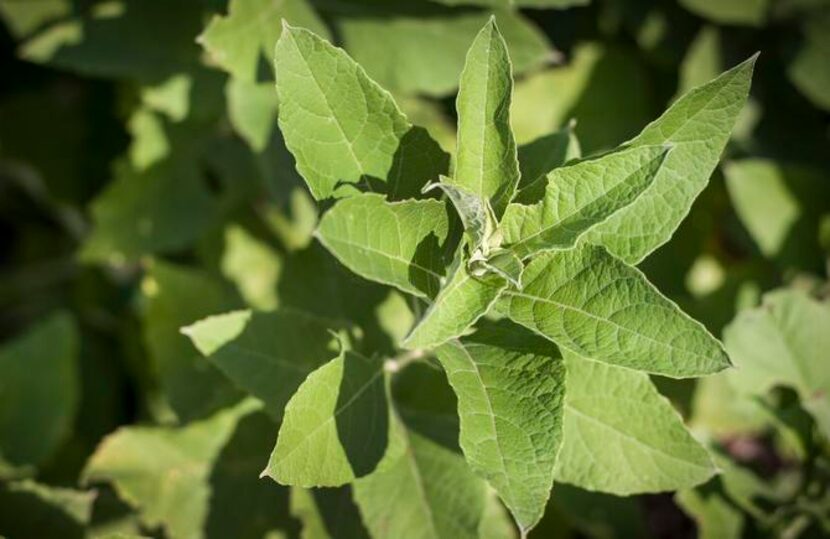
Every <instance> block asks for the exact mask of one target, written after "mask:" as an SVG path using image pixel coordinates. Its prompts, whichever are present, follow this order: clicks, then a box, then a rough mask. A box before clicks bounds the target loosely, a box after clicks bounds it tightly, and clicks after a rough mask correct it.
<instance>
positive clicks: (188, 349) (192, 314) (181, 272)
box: [141, 260, 241, 422]
mask: <svg viewBox="0 0 830 539" xmlns="http://www.w3.org/2000/svg"><path fill="white" fill-rule="evenodd" d="M141 288H142V292H143V295H144V298H145V300H146V302H147V305H146V310H145V311H144V312H143V316H142V318H143V332H144V334H143V337H144V344H145V346H146V347H147V350H148V353H149V355H150V359H151V362H152V366H153V368H154V370H155V374H156V375H157V376H158V378H159V383H160V386H161V390H162V393H163V395H164V396H165V398H166V400H167V401H168V403H169V405H170V406H171V408H172V411H173V413H174V414H175V415H176V416H177V418H178V419H179V420H180V421H182V422H185V421H189V420H191V419H194V418H199V417H204V416H205V415H207V414H210V413H213V412H214V411H216V410H218V409H219V408H222V407H224V406H227V405H229V404H231V403H233V402H235V401H236V400H238V399H239V398H240V396H241V395H240V393H239V391H237V390H236V389H235V388H234V387H233V386H232V385H231V384H230V383H229V382H228V380H227V379H226V378H225V376H224V375H222V373H221V372H219V370H217V369H216V368H215V367H214V366H213V365H211V364H209V363H208V362H206V361H205V360H204V358H202V357H200V355H199V352H197V351H196V350H194V349H193V347H192V345H191V344H190V343H189V342H188V339H187V337H185V336H184V335H182V334H181V333H180V328H181V327H182V326H184V325H186V324H190V323H192V322H193V321H194V320H198V319H200V318H203V317H205V316H208V315H210V314H213V313H216V312H223V311H226V310H228V309H231V308H234V307H238V305H237V304H236V302H235V301H233V299H232V296H231V295H230V294H229V293H228V291H227V290H226V289H225V288H223V286H222V284H221V283H220V282H219V281H218V280H215V279H213V278H212V277H211V276H210V275H207V274H205V273H204V272H202V271H200V270H196V269H193V268H188V267H185V266H178V265H174V264H169V263H166V262H161V261H158V260H156V261H153V262H152V264H151V266H150V268H149V271H148V273H147V275H146V276H145V278H144V281H143V282H142V286H141Z"/></svg>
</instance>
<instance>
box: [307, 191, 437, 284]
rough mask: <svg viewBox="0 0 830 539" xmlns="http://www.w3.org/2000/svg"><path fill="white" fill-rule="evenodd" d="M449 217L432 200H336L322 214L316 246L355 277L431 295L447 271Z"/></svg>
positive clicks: (363, 196) (370, 196)
mask: <svg viewBox="0 0 830 539" xmlns="http://www.w3.org/2000/svg"><path fill="white" fill-rule="evenodd" d="M448 232H449V219H448V217H447V209H446V207H445V206H444V204H442V203H440V202H438V201H435V200H406V201H402V202H387V201H386V200H385V199H384V198H383V197H382V196H380V195H375V194H359V195H355V196H353V197H350V198H347V199H344V200H341V201H340V202H338V203H337V204H335V205H334V207H333V208H332V209H331V210H329V211H328V212H326V214H325V215H323V219H322V220H321V221H320V226H319V228H318V229H317V237H318V238H319V239H320V242H321V243H322V244H323V245H324V246H325V247H326V248H327V249H328V250H329V251H331V253H332V254H334V256H336V257H337V259H338V260H340V262H342V263H343V264H344V265H345V266H346V267H348V268H349V269H350V270H352V271H353V272H355V273H357V274H358V275H360V276H362V277H365V278H367V279H371V280H373V281H377V282H380V283H383V284H388V285H391V286H394V287H396V288H398V289H400V290H402V291H403V292H407V293H409V294H414V295H416V296H421V297H435V295H436V294H437V293H438V290H439V288H440V286H441V284H440V283H441V279H442V277H443V275H444V272H445V268H446V265H447V263H446V256H445V255H444V251H445V249H446V247H445V245H446V241H447V235H448Z"/></svg>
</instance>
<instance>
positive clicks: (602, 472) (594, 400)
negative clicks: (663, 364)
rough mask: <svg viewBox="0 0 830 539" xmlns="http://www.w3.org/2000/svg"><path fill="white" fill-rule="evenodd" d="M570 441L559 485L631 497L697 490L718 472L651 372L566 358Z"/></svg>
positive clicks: (562, 455) (564, 450)
mask: <svg viewBox="0 0 830 539" xmlns="http://www.w3.org/2000/svg"><path fill="white" fill-rule="evenodd" d="M565 364H566V366H567V370H568V391H567V393H566V394H565V421H564V431H563V432H564V441H563V444H562V450H561V452H560V454H559V460H558V461H557V468H556V480H557V481H562V482H564V483H570V484H572V485H575V486H578V487H582V488H585V489H588V490H598V491H602V492H608V493H610V494H616V495H619V496H627V495H630V494H638V493H645V492H661V491H667V490H677V489H682V488H687V487H692V486H695V485H697V484H700V483H703V482H705V481H706V480H707V479H709V478H710V477H711V476H712V475H713V474H714V473H715V471H716V468H715V465H714V464H713V463H712V460H711V458H710V457H709V454H708V452H707V451H706V449H704V448H703V446H701V445H700V444H699V443H698V442H697V441H696V440H695V439H694V438H693V437H692V435H691V434H689V432H688V431H687V430H686V427H684V425H683V422H682V420H681V418H680V415H679V414H678V413H677V412H676V411H675V410H674V408H673V407H672V405H671V404H670V403H669V401H668V400H667V399H666V398H665V397H663V396H662V395H660V394H659V393H658V392H657V389H655V387H654V385H653V384H652V383H651V380H649V378H648V376H647V375H646V374H644V373H639V372H634V371H631V370H629V369H624V368H620V367H613V366H611V365H605V364H603V363H600V362H597V361H591V360H588V359H584V358H581V357H579V356H576V355H574V354H572V353H569V352H566V353H565Z"/></svg>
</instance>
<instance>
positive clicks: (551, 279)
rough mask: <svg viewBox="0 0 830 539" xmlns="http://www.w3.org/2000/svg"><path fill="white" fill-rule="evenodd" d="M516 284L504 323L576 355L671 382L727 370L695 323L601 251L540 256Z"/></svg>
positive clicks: (720, 350) (709, 338)
mask: <svg viewBox="0 0 830 539" xmlns="http://www.w3.org/2000/svg"><path fill="white" fill-rule="evenodd" d="M522 281H523V289H522V290H521V291H517V290H506V291H505V292H504V297H505V300H506V303H507V306H506V309H507V310H506V312H508V313H509V316H510V318H512V319H513V320H514V321H516V322H518V323H520V324H522V325H523V326H526V327H528V328H530V329H531V330H533V331H535V332H537V333H540V334H542V335H544V336H546V337H547V338H549V339H551V340H553V341H554V342H556V344H558V345H560V346H563V347H565V348H568V349H570V350H572V351H573V352H575V353H578V354H580V355H583V356H586V357H590V358H593V359H595V360H597V361H603V362H605V363H610V364H612V365H620V366H623V367H628V368H631V369H637V370H642V371H646V372H650V373H654V374H661V375H664V376H669V377H672V378H684V377H689V376H701V375H704V374H712V373H715V372H718V371H721V370H723V369H725V368H726V367H728V366H729V359H728V358H727V356H726V353H725V352H724V351H723V348H722V347H721V345H720V343H719V342H718V341H717V340H716V339H715V338H714V337H712V335H711V334H710V333H709V332H708V331H706V329H705V328H704V327H703V326H702V325H701V324H700V323H699V322H696V321H695V320H692V319H691V318H690V317H689V316H687V315H686V314H684V313H683V312H682V311H681V310H680V309H679V308H678V307H677V305H675V304H674V303H672V302H671V301H669V300H668V299H666V298H665V297H664V296H662V295H661V294H660V292H658V291H657V289H655V288H654V287H653V286H652V285H651V284H650V283H649V282H648V281H647V280H646V278H645V276H644V275H643V274H642V273H640V271H639V270H637V269H635V268H632V267H630V266H627V265H625V264H623V263H622V262H620V261H619V260H617V259H616V258H614V257H613V256H611V255H609V254H608V253H607V252H606V251H605V250H604V249H602V248H601V247H591V246H585V247H580V248H576V249H571V250H568V251H553V252H549V253H544V254H541V255H539V256H537V257H536V258H534V259H533V260H532V261H531V262H530V264H528V266H527V267H526V268H525V271H524V274H523V275H522Z"/></svg>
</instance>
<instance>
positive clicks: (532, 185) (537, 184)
mask: <svg viewBox="0 0 830 539" xmlns="http://www.w3.org/2000/svg"><path fill="white" fill-rule="evenodd" d="M573 128H574V124H570V125H568V126H566V127H564V128H563V129H560V130H559V131H556V132H554V133H551V134H549V135H543V136H541V137H539V138H537V139H536V140H534V141H532V142H528V143H527V144H524V145H522V146H519V150H518V154H519V170H520V171H521V180H520V181H519V187H518V193H516V196H515V197H514V201H515V202H522V203H527V202H528V201H533V200H539V199H541V198H542V192H543V191H544V190H545V187H546V186H547V176H548V173H549V172H551V171H552V170H553V169H555V168H558V167H561V166H562V165H564V164H565V163H567V162H568V161H571V160H572V159H578V158H579V157H581V156H582V153H581V150H580V148H579V141H577V139H576V135H575V134H574V130H573Z"/></svg>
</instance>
